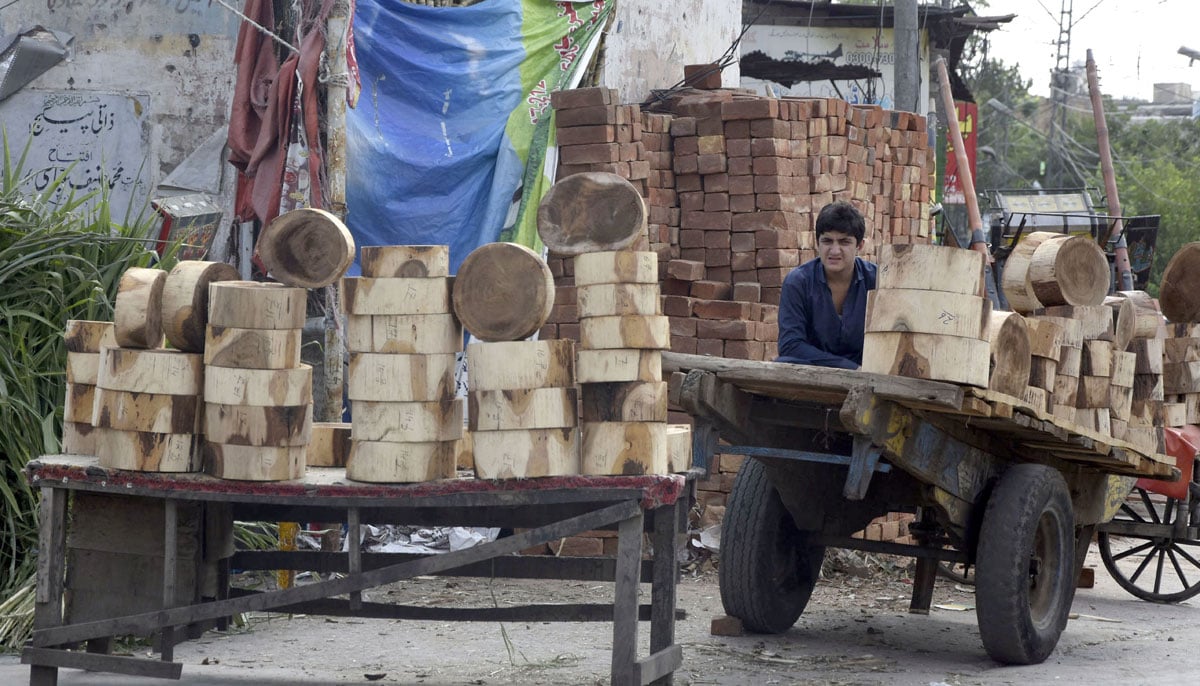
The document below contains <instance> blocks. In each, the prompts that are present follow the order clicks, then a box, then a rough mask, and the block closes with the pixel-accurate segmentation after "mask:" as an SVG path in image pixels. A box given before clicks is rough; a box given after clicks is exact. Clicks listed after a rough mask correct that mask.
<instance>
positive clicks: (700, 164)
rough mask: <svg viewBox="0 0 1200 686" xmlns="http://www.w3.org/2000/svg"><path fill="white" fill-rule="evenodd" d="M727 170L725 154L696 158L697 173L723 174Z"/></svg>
mask: <svg viewBox="0 0 1200 686" xmlns="http://www.w3.org/2000/svg"><path fill="white" fill-rule="evenodd" d="M725 170H726V166H725V154H724V153H720V154H715V155H705V154H703V153H701V154H700V155H699V156H697V158H696V171H698V172H699V173H700V174H722V173H724V172H725Z"/></svg>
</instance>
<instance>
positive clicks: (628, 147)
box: [619, 142, 646, 162]
mask: <svg viewBox="0 0 1200 686" xmlns="http://www.w3.org/2000/svg"><path fill="white" fill-rule="evenodd" d="M619 154H620V156H621V161H622V162H633V161H636V160H640V159H642V158H643V157H644V156H645V155H646V150H645V148H644V146H643V145H642V144H641V143H640V142H638V143H621V144H620V148H619Z"/></svg>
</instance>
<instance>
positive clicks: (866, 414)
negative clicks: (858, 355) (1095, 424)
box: [663, 353, 1179, 664]
mask: <svg viewBox="0 0 1200 686" xmlns="http://www.w3.org/2000/svg"><path fill="white" fill-rule="evenodd" d="M663 366H664V369H666V370H668V371H671V372H673V374H672V384H671V391H672V400H673V401H674V402H675V403H676V404H678V405H679V406H681V407H683V408H684V409H685V410H686V411H687V412H688V413H690V414H691V415H692V417H693V418H694V420H695V427H694V433H693V436H694V463H695V465H696V466H698V467H706V466H707V465H708V464H710V461H711V457H712V456H713V455H714V454H717V453H729V454H740V455H748V456H751V457H752V458H754V459H751V460H747V461H746V462H745V464H744V465H743V466H742V468H741V470H740V471H739V473H738V475H737V479H736V480H735V482H734V485H733V490H732V492H731V493H730V495H729V500H728V502H727V507H726V511H725V519H724V522H723V525H722V533H721V541H722V549H721V566H720V585H721V600H722V602H723V604H724V606H725V610H726V612H728V613H729V614H730V615H733V616H735V617H738V618H740V619H741V620H742V621H743V623H744V624H745V626H746V627H747V628H748V629H749V630H751V631H756V632H764V633H779V632H783V631H786V630H787V629H788V628H789V627H791V626H792V624H794V623H795V622H796V620H797V619H798V618H799V617H800V614H801V613H802V612H803V611H804V607H805V605H806V604H807V602H808V599H809V596H810V594H811V593H812V589H813V586H814V584H815V583H816V580H817V577H818V574H819V571H820V567H821V561H822V560H823V558H824V552H825V548H826V547H831V546H832V547H840V548H854V549H859V550H867V551H873V552H882V553H891V554H900V555H910V556H914V557H916V558H917V571H916V577H915V579H914V584H913V596H912V601H911V605H910V608H911V610H912V611H914V612H917V613H927V612H928V610H929V607H930V604H931V602H932V596H933V585H934V580H935V572H936V570H937V565H938V562H939V561H951V562H961V563H968V564H972V565H974V566H975V574H976V583H977V588H978V589H979V592H978V593H977V594H976V613H977V615H978V619H979V628H980V635H981V637H982V639H983V644H984V647H985V649H986V650H987V652H988V654H989V655H990V656H991V657H992V658H993V659H995V660H997V661H999V662H1004V663H1011V664H1034V663H1039V662H1041V661H1043V660H1045V659H1046V657H1047V656H1048V655H1049V654H1050V653H1051V652H1052V651H1053V650H1054V647H1055V645H1056V644H1057V642H1058V638H1059V636H1060V635H1061V633H1062V631H1063V629H1064V627H1065V626H1066V622H1067V615H1068V612H1069V611H1070V606H1071V601H1072V599H1073V597H1074V594H1075V586H1076V579H1077V578H1078V574H1079V570H1080V569H1081V568H1082V565H1083V559H1084V556H1085V554H1086V551H1087V546H1088V543H1089V542H1090V541H1091V538H1092V534H1093V532H1094V531H1095V530H1096V527H1097V525H1099V524H1101V523H1103V522H1107V521H1108V520H1109V519H1110V518H1112V516H1113V515H1114V513H1116V512H1117V510H1118V509H1119V507H1120V506H1121V505H1122V503H1123V502H1124V500H1125V497H1126V495H1127V494H1128V493H1129V491H1130V489H1131V488H1132V487H1133V484H1134V481H1135V478H1137V477H1152V478H1157V479H1166V480H1177V479H1178V478H1179V471H1178V469H1177V468H1176V467H1175V466H1174V464H1166V463H1165V462H1163V461H1160V460H1159V459H1152V457H1154V456H1146V455H1142V454H1139V453H1138V452H1137V451H1136V450H1134V449H1133V447H1132V446H1129V445H1128V444H1124V443H1122V442H1119V441H1115V440H1114V439H1112V438H1110V437H1101V436H1099V435H1087V434H1081V433H1079V432H1077V431H1074V430H1072V429H1070V428H1065V427H1062V426H1059V425H1057V424H1055V423H1054V422H1053V421H1052V419H1051V418H1050V417H1048V416H1047V415H1046V414H1045V413H1042V412H1038V411H1037V410H1035V409H1034V408H1032V407H1030V406H1027V405H1025V404H1024V403H1022V402H1021V401H1020V400H1018V399H1016V398H1011V397H1008V396H1001V395H998V394H995V393H993V392H991V391H986V390H982V389H971V388H966V387H961V386H956V385H952V384H946V383H940V382H931V381H922V380H916V379H907V378H901V377H894V376H885V375H878V374H869V373H865V372H860V371H847V370H840V369H827V368H822V367H809V366H804V365H792V364H784V363H775V362H749V361H741V360H728V359H721V358H710V357H701V356H695V355H681V354H674V353H667V354H664V355H663ZM720 441H725V442H727V443H729V445H719V442H720ZM1159 457H1160V459H1165V458H1162V457H1161V456H1159ZM888 512H915V513H916V515H917V518H916V521H915V522H914V523H913V524H912V525H910V531H911V532H912V535H913V536H914V537H915V538H916V539H917V541H918V544H917V545H901V544H896V543H888V542H881V541H869V540H863V539H858V538H851V534H852V533H854V532H856V531H859V530H861V529H863V528H864V527H865V526H866V525H867V524H868V523H869V522H870V521H871V520H872V519H874V518H876V517H879V516H882V515H884V514H886V513H888Z"/></svg>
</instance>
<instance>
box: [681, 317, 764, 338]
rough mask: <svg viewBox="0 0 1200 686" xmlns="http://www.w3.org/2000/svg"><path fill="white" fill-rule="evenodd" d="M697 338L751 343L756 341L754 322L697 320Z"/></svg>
mask: <svg viewBox="0 0 1200 686" xmlns="http://www.w3.org/2000/svg"><path fill="white" fill-rule="evenodd" d="M695 321H696V322H697V324H696V337H697V338H700V339H705V338H720V339H723V340H734V341H749V340H753V339H754V326H753V325H754V322H746V321H723V320H719V319H697V320H695Z"/></svg>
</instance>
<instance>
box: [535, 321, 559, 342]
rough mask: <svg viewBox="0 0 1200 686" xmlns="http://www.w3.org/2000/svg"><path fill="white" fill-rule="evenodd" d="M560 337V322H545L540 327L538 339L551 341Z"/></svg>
mask: <svg viewBox="0 0 1200 686" xmlns="http://www.w3.org/2000/svg"><path fill="white" fill-rule="evenodd" d="M556 338H558V324H544V325H543V326H542V328H540V329H538V340H542V341H549V340H553V339H556Z"/></svg>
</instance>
